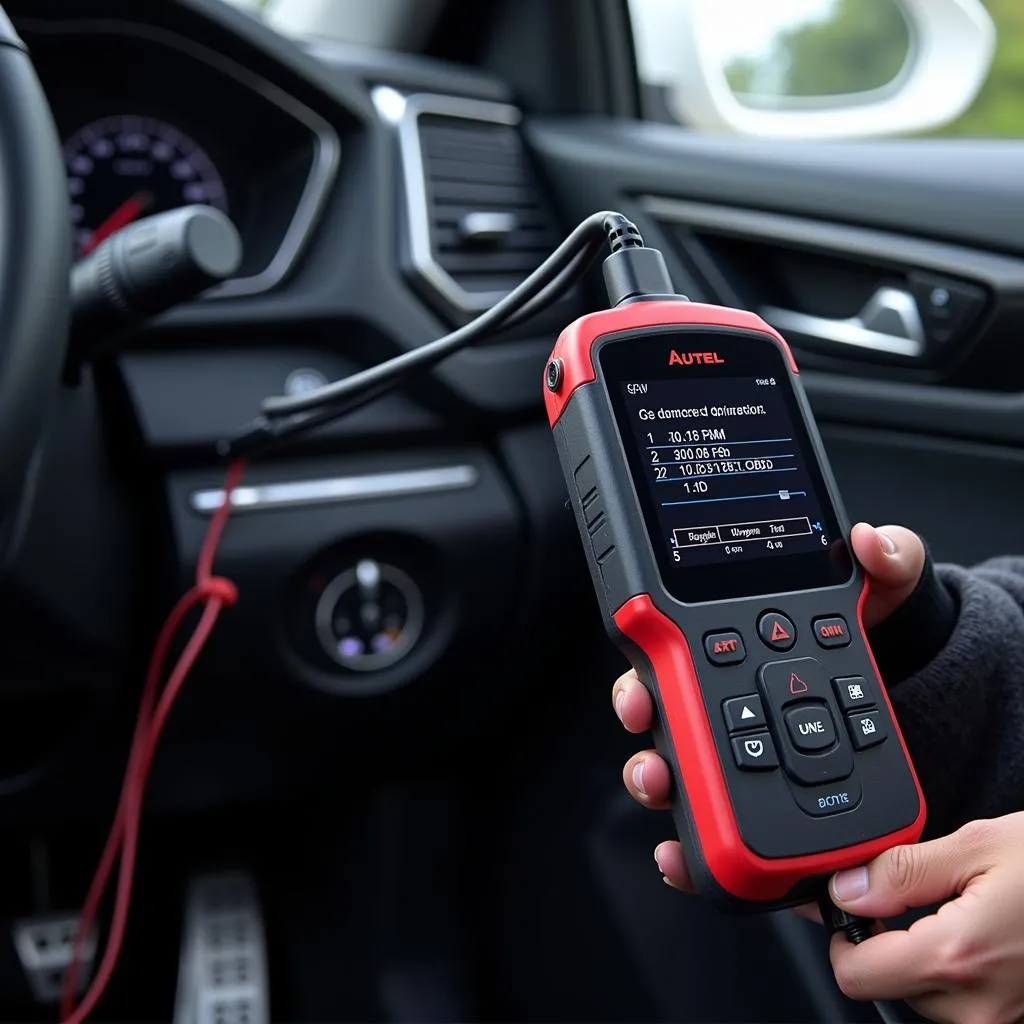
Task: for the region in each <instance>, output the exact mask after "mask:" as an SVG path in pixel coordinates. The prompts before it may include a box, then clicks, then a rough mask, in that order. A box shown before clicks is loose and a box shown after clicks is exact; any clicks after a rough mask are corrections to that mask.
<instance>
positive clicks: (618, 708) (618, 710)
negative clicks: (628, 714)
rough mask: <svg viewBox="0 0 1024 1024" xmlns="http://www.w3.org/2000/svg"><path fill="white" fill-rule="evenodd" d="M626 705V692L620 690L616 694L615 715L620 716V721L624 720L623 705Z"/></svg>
mask: <svg viewBox="0 0 1024 1024" xmlns="http://www.w3.org/2000/svg"><path fill="white" fill-rule="evenodd" d="M625 703H626V691H625V690H619V692H618V693H617V694H615V714H617V715H618V716H619V720H620V721H621V720H622V705H623V704H625Z"/></svg>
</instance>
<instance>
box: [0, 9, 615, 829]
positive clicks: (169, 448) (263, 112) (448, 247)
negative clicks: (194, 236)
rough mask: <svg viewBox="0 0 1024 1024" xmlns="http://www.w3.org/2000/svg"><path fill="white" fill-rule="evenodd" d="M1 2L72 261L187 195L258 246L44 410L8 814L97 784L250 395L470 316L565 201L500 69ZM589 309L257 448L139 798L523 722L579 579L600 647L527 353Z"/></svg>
mask: <svg viewBox="0 0 1024 1024" xmlns="http://www.w3.org/2000/svg"><path fill="white" fill-rule="evenodd" d="M8 11H9V13H10V14H11V16H12V17H13V18H14V20H15V22H16V24H17V27H18V30H19V32H20V33H21V34H22V35H23V37H24V38H25V40H26V42H27V43H28V45H29V47H30V49H31V52H32V55H33V59H34V62H35V65H36V68H37V71H38V74H39V76H40V79H41V81H42V83H43V86H44V88H45V90H46V92H47V95H48V98H49V100H50V102H51V105H52V109H53V112H54V117H55V120H56V123H57V127H58V131H59V133H60V137H61V140H62V143H63V146H64V155H65V160H66V166H67V174H68V192H69V195H68V205H69V216H70V218H71V221H72V226H73V235H74V247H75V251H74V253H73V254H72V258H73V259H81V258H82V257H84V256H85V255H87V254H88V253H89V252H90V251H91V250H92V249H93V248H94V247H95V246H96V245H97V244H98V243H99V242H100V241H102V239H103V238H104V237H106V236H107V235H108V234H110V233H112V232H113V231H115V230H117V228H119V227H121V226H123V225H124V224H127V223H130V222H131V221H132V220H134V219H136V218H138V217H142V216H146V215H148V214H151V213H158V212H161V211H163V210H166V209H171V208H174V207H176V206H181V205H187V204H191V203H205V204H208V205H210V206H213V207H215V208H217V209H220V210H221V211H223V212H224V213H226V214H227V215H228V216H229V217H230V218H231V219H232V221H233V222H234V223H235V225H236V226H237V228H238V230H239V233H240V235H241V238H242V242H243V245H244V252H245V256H244V261H243V265H242V268H241V269H240V271H239V273H238V274H237V275H236V277H235V278H234V279H233V280H230V281H227V282H225V283H223V284H222V285H219V286H217V287H215V288H213V289H211V290H210V291H209V292H207V293H206V294H204V295H203V296H202V297H201V298H200V299H199V300H197V301H194V302H192V303H189V304H187V305H185V306H182V307H179V308H177V309H174V310H172V311H170V312H168V313H167V314H164V315H163V316H161V317H159V318H157V319H156V320H155V321H153V322H151V323H150V324H147V325H146V326H145V328H144V329H143V330H141V331H138V332H137V333H136V334H135V335H133V336H132V337H131V338H129V339H127V340H126V341H125V342H124V344H123V345H122V347H121V349H120V351H118V352H117V353H116V355H115V356H113V357H109V358H106V359H103V360H101V361H99V362H98V363H97V364H96V365H95V366H93V367H91V368H90V369H89V371H88V372H87V373H86V374H85V376H84V379H83V380H82V381H81V382H80V383H79V384H78V386H77V388H76V389H74V391H73V393H72V394H73V397H72V400H70V401H68V402H65V403H62V405H61V408H60V409H59V410H58V412H57V414H56V415H55V417H54V423H53V425H52V430H51V436H50V437H49V438H48V439H47V446H46V455H45V457H44V459H43V465H42V467H41V469H40V476H39V486H38V488H37V493H36V495H35V500H34V508H33V514H32V517H31V522H30V525H29V528H28V532H27V534H26V538H25V542H24V544H23V545H22V546H21V549H20V551H19V554H18V557H17V558H16V559H15V563H14V565H13V567H12V572H11V574H10V578H9V581H8V582H7V584H6V589H7V595H6V599H5V603H6V604H7V605H9V606H10V609H11V612H10V614H11V616H12V620H13V621H14V622H15V623H16V629H17V633H18V642H17V645H15V644H14V643H13V642H11V641H8V643H7V646H8V648H10V650H9V651H7V652H0V653H5V654H6V655H7V656H8V657H9V663H11V664H17V666H18V668H17V672H12V673H11V675H12V678H11V679H10V680H9V681H6V682H0V700H2V699H4V694H3V692H2V689H3V687H5V686H6V689H7V693H6V699H7V713H6V717H7V719H8V723H9V726H10V729H11V731H12V733H16V734H17V742H16V743H14V744H12V747H11V749H10V750H9V751H8V752H7V753H6V754H5V755H4V756H5V757H6V758H7V759H8V760H9V761H10V765H9V766H8V768H7V771H6V774H7V776H8V778H9V779H10V780H12V781H11V785H10V793H9V795H8V804H9V806H10V816H11V818H10V820H12V821H13V822H17V821H19V820H24V821H36V820H51V819H52V820H58V821H61V820H66V819H67V817H68V816H69V815H70V816H72V817H93V816H94V815H96V814H97V813H98V811H99V809H101V808H102V807H103V806H105V800H106V799H107V798H108V796H109V793H110V792H111V791H112V789H113V787H114V786H115V785H116V783H117V775H118V771H117V768H118V760H117V756H116V755H115V754H114V753H113V752H114V751H116V750H118V749H119V744H120V742H121V738H122V737H123V735H124V733H123V731H122V730H123V721H122V718H121V716H123V714H125V713H126V709H130V707H131V704H132V702H133V701H134V699H135V697H134V694H135V693H136V692H137V688H138V686H139V680H140V678H141V675H142V671H143V668H144V659H145V656H146V654H147V650H146V648H147V645H148V643H149V642H150V640H151V638H152V636H153V635H154V631H155V629H156V626H157V624H158V621H159V618H160V616H161V615H162V614H163V613H164V612H165V611H166V610H167V608H168V607H169V605H170V604H171V603H172V602H173V600H174V599H175V598H176V597H177V595H178V594H179V593H180V592H181V590H182V589H183V588H185V587H187V585H188V583H189V580H190V576H191V574H192V573H193V572H194V566H195V561H196V557H197V554H198V550H199V546H200V544H201V541H202V537H203V534H204V531H205V529H206V526H207V524H208V521H209V516H210V513H211V511H212V510H213V509H214V508H215V507H216V506H217V504H218V503H219V502H220V500H221V496H222V491H221V488H222V486H223V466H222V464H221V463H220V461H219V460H218V458H217V456H216V454H215V448H216V445H217V442H218V441H220V440H222V439H223V438H225V437H229V436H231V435H233V434H234V433H236V432H237V431H238V430H239V429H240V428H242V427H243V426H245V425H246V424H247V423H248V422H250V421H251V420H252V419H253V417H254V416H255V415H256V414H257V412H258V409H259V404H260V402H261V401H262V400H263V399H264V398H265V397H267V396H271V395H279V394H295V393H299V392H300V391H302V390H307V389H309V388H313V387H316V386H318V385H320V384H322V383H324V382H326V381H328V380H334V379H338V378H340V377H344V376H346V375H348V374H350V373H351V372H353V371H355V370H358V369H361V368H363V367H366V366H369V365H372V364H374V363H377V362H379V361H381V360H383V359H385V358H388V357H389V356H394V355H397V354H399V353H401V352H403V351H409V350H411V349H413V348H415V347H417V346H419V345H422V344H423V343H425V342H427V341H430V340H432V339H433V338H435V337H438V336H440V335H442V334H444V333H446V332H447V331H449V330H451V329H453V328H454V327H457V326H459V325H460V324H463V323H465V322H467V321H468V320H469V319H470V318H472V317H473V316H474V315H475V314H477V313H479V312H480V311H482V310H483V309H486V308H487V307H488V306H489V305H491V304H492V303H493V302H494V301H495V299H496V298H498V297H500V295H502V294H504V293H506V292H507V291H508V290H509V289H510V288H511V287H512V286H513V285H514V284H515V283H517V282H518V281H520V280H522V279H523V278H524V277H525V276H526V274H527V273H528V272H529V271H530V270H532V269H533V268H534V267H535V266H536V265H537V264H538V263H539V262H540V261H541V259H542V258H543V257H544V256H545V255H546V254H547V253H548V252H550V251H551V250H552V249H553V248H554V246H555V244H556V243H557V241H558V240H559V239H560V238H561V236H562V234H563V233H564V231H565V229H566V228H568V227H570V226H571V225H563V224H560V223H557V222H556V221H555V220H554V218H553V216H552V213H551V207H550V199H549V196H548V194H547V191H546V187H545V184H544V183H543V182H542V181H541V180H540V178H539V176H538V174H537V172H536V169H535V168H534V167H533V166H532V164H531V162H530V159H529V158H528V156H527V152H526V148H525V145H524V141H523V138H522V135H521V130H520V124H519V120H520V117H519V110H518V109H517V108H516V106H515V105H514V104H513V103H512V102H511V97H510V94H509V91H508V89H507V88H506V87H505V86H504V85H503V84H502V83H501V82H499V81H497V80H496V79H494V78H492V77H490V76H487V75H484V74H481V73H478V72H476V71H472V70H470V69H467V68H465V67H458V66H454V65H446V64H444V63H442V62H437V61H430V60H423V59H418V58H412V57H405V56H401V55H398V54H394V53H387V52H383V51H371V50H363V49H353V50H349V49H347V48H345V47H341V46H335V45H332V44H328V43H323V42H317V43H312V44H309V45H308V46H307V47H306V48H305V49H299V48H298V47H296V46H295V45H294V44H293V43H291V42H289V41H286V40H284V39H281V38H280V37H278V36H277V35H276V34H275V33H273V32H271V31H270V30H269V29H267V28H265V27H264V26H263V25H262V24H261V23H260V22H259V21H257V20H256V19H253V18H251V17H249V16H248V15H245V14H243V13H241V12H238V11H236V10H234V9H232V8H230V7H228V6H227V5H225V4H222V3H220V2H219V0H195V2H191V0H190V2H187V3H152V4H147V5H145V6H140V5H137V4H129V3H125V2H122V0H96V2H94V3H90V4H88V5H82V4H72V3H63V2H60V0H46V2H43V3H36V2H33V3H31V4H19V3H12V4H10V5H9V6H8ZM583 310H584V305H583V296H582V294H581V293H580V292H579V291H578V290H577V291H574V292H571V293H570V294H569V295H567V296H566V297H564V298H563V299H561V300H559V301H558V302H557V303H556V304H555V305H554V306H553V307H552V308H551V309H549V310H547V311H546V312H544V313H542V314H540V315H538V316H537V317H536V318H535V319H534V320H532V321H530V322H529V323H527V324H524V325H522V326H519V327H517V328H511V329H509V330H507V331H504V332H502V333H501V334H499V335H498V336H496V337H495V338H493V339H489V340H488V341H487V342H486V343H485V344H483V345H482V346H480V347H478V348H477V349H475V350H470V351H466V352H463V353H460V354H459V355H457V356H455V357H453V358H452V359H450V360H448V361H446V362H445V363H443V364H442V365H441V366H440V367H439V368H438V369H437V370H435V371H434V372H432V373H429V374H424V375H423V377H422V378H421V379H418V380H414V381H412V382H411V383H410V384H409V386H408V387H406V388H404V389H403V390H400V391H398V392H396V393H394V394H392V395H389V396H387V397H385V398H384V399H382V400H380V401H378V402H376V403H374V404H372V405H370V406H367V407H366V408H364V409H361V410H359V411H358V412H356V413H354V414H353V415H351V416H349V417H347V418H345V419H342V420H339V421H337V422H335V423H334V424H331V425H329V426H326V427H323V428H320V429H318V430H317V431H315V432H313V433H311V434H310V435H309V436H308V437H306V438H304V439H302V440H300V441H298V442H295V443H294V444H292V445H290V446H289V447H288V449H287V450H285V451H283V452H281V453H280V454H276V455H275V456H274V457H272V458H270V457H268V458H266V459H262V460H257V461H255V462H254V463H253V464H252V465H250V466H249V467H248V469H247V473H246V477H245V480H244V481H243V486H242V488H241V489H240V491H239V492H238V495H237V499H236V511H235V514H234V517H233V519H232V521H231V525H230V528H229V530H228V532H227V535H226V536H225V538H224V541H223V544H222V547H221V552H220V556H219V560H218V567H217V568H218V571H219V572H220V573H222V574H224V575H226V576H228V577H229V578H231V579H232V580H233V581H234V582H235V583H236V584H237V585H238V587H239V590H240V593H241V598H240V601H239V603H238V605H237V607H236V608H234V609H232V611H231V613H230V614H227V615H225V616H224V618H223V620H222V622H221V625H220V627H219V628H218V630H217V635H216V637H215V639H214V641H213V642H212V643H211V645H210V647H209V649H208V651H207V652H206V654H204V657H203V660H202V663H201V664H200V665H199V666H198V667H197V669H196V672H195V675H194V678H193V679H192V680H191V681H190V684H189V687H188V690H189V693H188V694H186V695H185V696H184V697H183V698H182V703H181V706H180V708H179V709H178V710H176V712H175V716H174V720H173V722H172V724H171V726H170V727H169V729H168V732H167V735H166V738H165V741H164V745H163V747H162V750H161V755H160V758H159V759H158V762H157V765H156V768H155V772H154V778H153V782H152V789H151V802H150V804H149V806H150V808H151V809H153V810H154V811H155V812H159V811H160V810H161V809H165V810H172V809H176V810H187V809H194V808H202V807H210V806H214V807H215V806H220V805H224V804H235V803H237V802H238V801H251V800H260V799H267V798H273V797H277V798H283V797H290V796H293V795H294V794H295V793H296V792H301V791H303V790H305V789H308V788H314V789H315V788H316V787H319V786H322V785H324V784H325V780H329V779H331V778H336V777H337V773H338V772H343V771H344V770H345V769H346V767H347V766H351V765H352V764H354V763H356V762H357V761H358V759H359V758H360V757H362V756H364V755H365V754H366V752H367V750H368V749H369V748H370V747H371V745H372V744H373V743H374V742H375V741H376V737H378V736H380V735H382V734H385V733H386V734H388V735H389V736H390V737H391V741H392V743H393V745H394V749H395V751H396V753H395V755H394V758H395V770H396V771H399V772H404V771H407V770H409V768H410V766H411V767H412V768H414V769H415V768H417V767H419V766H422V765H424V764H426V763H429V762H430V761H431V760H432V759H437V758H441V759H443V758H444V757H447V756H448V754H449V752H450V751H451V750H452V749H454V748H455V747H456V746H457V745H458V744H460V743H465V742H472V743H474V744H477V743H483V744H488V743H491V744H497V743H506V742H514V736H515V731H516V730H515V714H514V712H513V709H514V708H515V707H516V706H521V702H522V701H523V700H526V699H527V696H526V694H525V693H524V692H523V687H522V685H521V684H520V683H518V682H517V677H522V676H523V675H524V674H526V673H528V672H529V671H530V667H531V665H533V664H534V663H535V662H536V659H537V658H538V657H544V658H547V659H549V663H550V664H551V665H552V666H556V665H557V664H558V659H559V658H564V657H566V656H567V655H566V652H565V651H564V648H562V647H561V646H560V645H559V644H558V642H557V637H556V636H555V635H553V634H552V633H551V631H550V630H545V629H544V628H543V623H544V621H545V620H546V619H550V618H551V617H552V616H553V615H554V614H556V611H557V609H558V608H559V607H564V606H565V603H566V602H572V604H573V605H575V606H578V607H580V608H582V609H583V610H584V612H585V615H586V616H588V617H587V618H586V623H587V625H586V627H585V629H584V635H591V636H593V637H594V638H595V642H594V644H593V651H594V652H595V657H597V656H599V657H600V658H606V657H607V654H608V648H607V645H606V644H605V642H604V641H603V640H600V639H597V630H598V629H599V625H598V623H597V620H596V618H594V617H593V616H590V611H591V608H592V598H590V597H589V596H588V592H587V590H586V576H585V571H584V569H583V563H582V559H581V558H580V556H579V554H578V551H577V547H578V542H575V538H574V537H573V535H572V530H573V529H574V526H573V522H572V517H571V515H570V514H569V513H568V512H567V511H565V509H564V504H563V503H564V494H563V485H562V483H561V480H560V475H559V471H558V468H557V464H556V462H555V459H554V454H553V451H552V448H551V445H550V441H549V440H548V439H547V428H546V426H545V425H544V424H543V421H542V417H541V407H540V379H541V372H542V369H543V366H544V360H545V357H546V355H547V353H548V352H549V350H550V346H551V344H552V342H553V339H554V337H555V335H556V334H557V332H558V330H560V328H561V326H563V325H564V323H566V322H568V321H569V320H570V319H572V318H573V317H574V316H576V315H578V314H579V313H581V312H583ZM538 446H539V454H538ZM552 508H555V509H558V510H559V513H560V514H558V515H556V516H555V517H554V518H552V516H551V509H552ZM70 509H74V515H73V516H69V515H68V510H70ZM54 536H57V537H58V539H57V540H54V539H53V538H54ZM553 563H554V568H553V569H552V564H553ZM538 636H539V639H534V638H535V637H538ZM55 637H60V638H62V639H61V642H60V643H59V644H58V643H55V642H54V638H55ZM527 638H530V639H529V642H528V643H527ZM15 646H16V647H17V650H14V649H13V648H14V647H15ZM57 648H59V650H58V649H57ZM552 670H554V668H553V669H552ZM15 676H16V678H14V677H15ZM533 685H536V686H540V685H542V684H541V681H540V680H537V681H536V682H535V683H534V684H533ZM527 689H528V690H529V687H528V688H527ZM57 707H59V710H58V711H55V708H57ZM502 737H504V738H502ZM69 758H70V759H71V760H69ZM72 765H73V770H71V766H72Z"/></svg>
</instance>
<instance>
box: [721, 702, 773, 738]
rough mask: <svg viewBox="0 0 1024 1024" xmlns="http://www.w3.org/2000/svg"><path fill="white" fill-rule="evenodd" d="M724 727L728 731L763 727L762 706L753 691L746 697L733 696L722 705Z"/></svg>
mask: <svg viewBox="0 0 1024 1024" xmlns="http://www.w3.org/2000/svg"><path fill="white" fill-rule="evenodd" d="M722 713H723V715H724V716H725V727H726V728H727V729H728V730H729V732H730V733H736V732H741V731H743V732H745V731H746V730H747V729H763V728H764V727H765V718H764V708H763V707H762V706H761V698H760V697H758V696H757V694H755V693H751V694H749V695H748V696H746V697H733V698H732V700H727V701H726V702H725V703H724V704H723V705H722Z"/></svg>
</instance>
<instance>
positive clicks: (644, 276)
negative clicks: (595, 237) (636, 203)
mask: <svg viewBox="0 0 1024 1024" xmlns="http://www.w3.org/2000/svg"><path fill="white" fill-rule="evenodd" d="M636 237H637V239H639V234H637V236H636ZM602 269H603V272H604V286H605V290H606V291H607V292H608V305H609V306H611V307H613V308H614V307H615V306H620V305H622V303H624V302H629V301H631V300H636V299H641V298H644V299H649V298H662V299H679V300H681V301H685V299H686V296H685V295H677V294H676V293H675V289H674V287H673V285H672V278H671V277H670V276H669V272H668V267H667V266H666V265H665V257H664V256H662V254H661V252H660V250H658V249H649V248H648V247H647V246H645V245H644V244H643V242H642V241H634V240H633V239H632V238H631V237H630V236H629V235H628V234H624V235H621V236H619V237H617V238H615V239H614V240H613V241H612V254H611V255H610V256H609V257H608V258H607V259H606V260H605V261H604V264H603V267H602Z"/></svg>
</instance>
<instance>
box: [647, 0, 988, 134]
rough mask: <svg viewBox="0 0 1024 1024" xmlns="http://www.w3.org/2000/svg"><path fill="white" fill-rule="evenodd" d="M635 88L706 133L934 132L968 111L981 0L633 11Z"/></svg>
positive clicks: (713, 2)
mask: <svg viewBox="0 0 1024 1024" xmlns="http://www.w3.org/2000/svg"><path fill="white" fill-rule="evenodd" d="M630 9H631V12H632V20H633V32H634V40H635V44H636V50H637V58H638V62H639V65H640V68H641V77H642V78H643V79H644V81H645V83H646V84H648V85H653V86H657V87H660V88H661V89H662V91H663V98H664V102H665V104H666V105H667V107H668V109H669V112H670V113H671V114H672V115H673V117H674V118H675V119H677V120H678V121H679V122H681V123H682V124H684V125H687V126H689V127H692V128H696V129H700V130H703V131H709V132H717V133H720V134H730V135H750V136H761V137H772V138H803V139H828V138H831V139H841V138H864V137H869V136H881V135H905V134H910V133H914V132H922V131H926V130H929V129H934V128H939V127H942V126H943V125H946V124H949V123H950V122H951V121H953V120H955V119H956V118H957V117H958V116H959V115H960V114H962V113H963V112H964V111H965V110H966V109H967V108H968V107H969V106H970V105H971V103H972V102H973V101H974V98H975V97H976V96H977V94H978V92H979V90H980V89H981V87H982V85H983V84H984V83H985V79H986V77H987V76H988V72H989V69H990V67H991V65H992V57H993V52H994V50H995V37H996V32H995V26H994V24H993V22H992V18H991V16H990V15H989V13H988V11H987V10H986V9H985V7H984V5H983V3H982V2H981V0H786V2H782V0H630Z"/></svg>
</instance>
